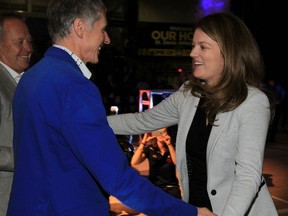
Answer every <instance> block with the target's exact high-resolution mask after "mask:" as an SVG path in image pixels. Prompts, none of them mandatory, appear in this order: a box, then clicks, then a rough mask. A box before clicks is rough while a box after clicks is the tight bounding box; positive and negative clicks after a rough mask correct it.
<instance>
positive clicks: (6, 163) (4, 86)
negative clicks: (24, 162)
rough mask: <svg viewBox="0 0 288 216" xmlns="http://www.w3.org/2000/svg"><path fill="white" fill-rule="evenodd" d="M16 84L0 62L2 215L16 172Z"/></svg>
mask: <svg viewBox="0 0 288 216" xmlns="http://www.w3.org/2000/svg"><path fill="white" fill-rule="evenodd" d="M16 85H17V83H16V82H15V80H14V79H13V77H12V76H11V74H10V73H9V72H8V71H7V69H6V68H5V67H4V66H3V65H2V64H0V185H1V186H0V215H6V210H7V206H8V200H9V196H10V191H11V185H12V180H13V174H14V173H13V170H14V159H13V115H12V99H13V96H14V92H15V88H16Z"/></svg>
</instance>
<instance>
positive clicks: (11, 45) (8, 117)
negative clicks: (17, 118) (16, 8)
mask: <svg viewBox="0 0 288 216" xmlns="http://www.w3.org/2000/svg"><path fill="white" fill-rule="evenodd" d="M32 52H33V48H32V37H31V35H30V32H29V30H28V27H27V25H26V23H25V22H24V21H23V20H22V18H21V17H19V16H17V15H12V14H1V15H0V185H1V186H0V215H3V216H4V215H6V211H7V206H8V200H9V196H10V191H11V184H12V180H13V174H14V158H13V118H12V117H13V116H12V99H13V95H14V91H15V88H16V85H17V83H18V81H19V79H20V77H21V75H22V74H23V73H24V71H25V70H26V69H27V68H28V67H29V63H30V58H31V54H32Z"/></svg>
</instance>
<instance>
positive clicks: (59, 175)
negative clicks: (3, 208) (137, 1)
mask: <svg viewBox="0 0 288 216" xmlns="http://www.w3.org/2000/svg"><path fill="white" fill-rule="evenodd" d="M106 25H107V20H106V7H105V5H104V4H103V3H102V1H101V0H81V1H77V0H52V1H51V2H50V3H49V5H48V30H49V33H50V36H51V39H52V41H53V46H52V47H50V48H49V49H48V50H47V52H46V53H45V56H44V57H43V59H42V60H40V61H39V62H38V63H37V64H36V65H34V66H33V67H32V68H31V69H29V70H28V71H27V72H26V73H25V74H24V75H23V77H22V78H21V81H20V82H19V85H18V86H17V89H16V92H15V96H14V101H13V106H14V110H13V114H14V125H15V128H14V130H15V131H14V132H15V133H14V153H15V176H14V182H13V186H12V192H11V198H10V202H9V207H8V216H22V215H23V216H28V215H29V216H36V215H37V216H39V215H40V216H42V215H45V216H62V215H63V216H64V215H65V216H68V215H69V216H73V215H75V216H105V215H107V216H108V215H109V201H108V194H109V195H110V194H111V195H113V196H115V197H117V198H118V199H119V200H120V201H122V202H123V203H124V204H125V205H127V206H129V207H131V208H133V209H135V210H136V211H139V212H143V213H145V214H147V215H165V216H166V215H171V216H172V215H173V216H175V215H185V216H187V215H195V216H196V215H207V216H209V215H214V214H213V213H211V212H210V211H208V210H207V209H205V208H198V209H197V208H196V207H194V206H192V205H188V204H187V203H185V202H184V201H182V200H180V199H177V198H174V197H172V196H170V195H168V194H166V193H165V192H163V191H162V190H161V189H159V188H156V187H155V186H153V185H152V184H151V183H150V182H149V181H148V180H147V179H146V178H144V177H141V176H139V175H138V173H137V172H136V171H135V170H134V169H133V168H131V167H130V166H129V165H128V162H127V159H126V157H125V155H124V154H123V152H122V150H121V148H120V146H119V144H118V143H117V141H116V138H115V135H114V133H113V131H112V129H111V128H110V127H109V125H108V122H107V117H106V112H105V109H104V106H103V104H102V100H101V95H100V93H99V91H98V89H97V87H96V86H95V84H94V83H92V82H91V81H90V80H89V79H88V78H89V77H90V76H91V73H90V71H89V70H88V68H87V67H86V63H88V62H91V63H98V60H99V59H98V55H99V52H100V50H101V46H102V45H103V44H109V43H110V38H109V36H108V34H107V32H106V31H105V27H106Z"/></svg>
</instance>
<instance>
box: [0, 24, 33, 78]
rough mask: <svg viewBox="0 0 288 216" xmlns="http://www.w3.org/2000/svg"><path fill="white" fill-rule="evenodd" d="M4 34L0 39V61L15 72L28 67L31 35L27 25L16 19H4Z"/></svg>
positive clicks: (31, 50)
mask: <svg viewBox="0 0 288 216" xmlns="http://www.w3.org/2000/svg"><path fill="white" fill-rule="evenodd" d="M3 30H4V35H3V40H2V41H0V61H2V62H3V63H4V64H6V65H8V66H9V67H10V68H12V69H13V70H15V71H16V72H17V73H21V72H23V71H24V70H26V69H27V68H28V67H29V63H30V58H31V54H32V52H33V48H32V37H31V35H30V32H29V30H28V27H27V25H26V24H25V23H24V22H23V21H21V20H18V19H6V20H5V21H4V25H3Z"/></svg>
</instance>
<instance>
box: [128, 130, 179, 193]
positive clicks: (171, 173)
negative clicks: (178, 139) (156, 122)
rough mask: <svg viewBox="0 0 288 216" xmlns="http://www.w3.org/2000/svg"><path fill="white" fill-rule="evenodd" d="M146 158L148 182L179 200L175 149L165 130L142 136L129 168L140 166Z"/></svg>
mask: <svg viewBox="0 0 288 216" xmlns="http://www.w3.org/2000/svg"><path fill="white" fill-rule="evenodd" d="M146 158H147V159H148V161H149V176H148V178H149V180H150V181H151V182H152V183H153V184H154V185H156V186H158V187H160V188H162V189H163V190H164V191H166V192H167V193H169V194H171V195H173V196H175V197H177V198H181V191H180V187H179V182H178V178H177V174H176V166H175V164H176V156H175V149H174V146H173V144H172V143H171V137H170V136H169V135H168V133H167V130H166V128H163V129H160V130H158V131H156V132H155V134H154V133H153V132H152V134H151V133H146V134H145V135H144V137H143V139H142V142H141V144H140V145H139V147H138V148H137V150H136V151H135V153H134V155H133V157H132V160H131V166H132V167H133V166H134V165H137V164H140V163H141V162H143V161H144V160H145V159H146Z"/></svg>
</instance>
